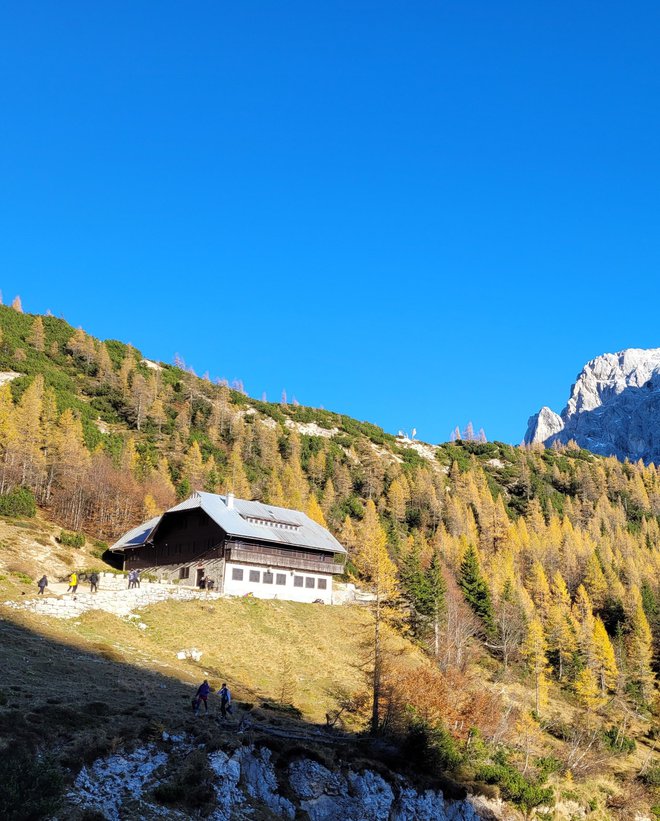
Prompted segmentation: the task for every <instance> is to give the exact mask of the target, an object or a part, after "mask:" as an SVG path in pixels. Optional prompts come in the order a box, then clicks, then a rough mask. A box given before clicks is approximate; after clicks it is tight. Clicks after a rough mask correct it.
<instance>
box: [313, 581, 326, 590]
mask: <svg viewBox="0 0 660 821" xmlns="http://www.w3.org/2000/svg"><path fill="white" fill-rule="evenodd" d="M316 586H317V587H318V589H319V590H327V589H328V580H327V579H317V580H316Z"/></svg>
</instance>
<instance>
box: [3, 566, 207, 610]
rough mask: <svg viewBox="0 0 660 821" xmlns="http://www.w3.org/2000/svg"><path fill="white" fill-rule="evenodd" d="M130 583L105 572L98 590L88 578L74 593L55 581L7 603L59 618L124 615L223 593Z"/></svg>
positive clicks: (157, 584)
mask: <svg viewBox="0 0 660 821" xmlns="http://www.w3.org/2000/svg"><path fill="white" fill-rule="evenodd" d="M127 585H128V582H127V581H126V578H125V577H123V576H116V575H114V574H113V573H102V574H100V581H99V586H98V592H97V593H90V592H89V582H81V584H80V585H79V586H78V590H77V592H76V593H75V594H73V593H67V592H66V591H67V588H68V585H67V584H66V583H64V584H60V583H55V584H52V585H49V586H48V588H47V592H46V593H45V594H44V595H43V596H38V595H36V594H35V596H34V598H31V599H27V600H22V601H7V602H5V606H7V607H13V608H14V609H17V610H31V611H32V612H34V613H40V614H42V615H44V616H55V617H56V618H60V619H72V618H76V617H77V616H80V615H82V614H83V613H86V612H88V611H89V610H104V611H105V612H106V613H112V614H113V615H115V616H124V617H125V616H130V615H132V614H133V611H134V610H139V609H140V608H142V607H146V606H147V605H150V604H156V602H160V601H165V600H166V599H174V600H175V601H192V600H193V599H219V598H220V595H221V594H220V593H215V592H214V593H209V592H207V591H205V590H196V589H195V588H192V587H183V586H179V585H176V584H165V583H162V584H161V583H153V582H147V581H143V582H142V583H141V585H140V587H139V588H135V589H133V590H128V589H127Z"/></svg>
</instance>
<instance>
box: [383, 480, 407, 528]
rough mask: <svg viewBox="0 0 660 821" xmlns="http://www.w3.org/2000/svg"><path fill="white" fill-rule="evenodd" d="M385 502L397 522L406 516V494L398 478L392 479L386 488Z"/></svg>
mask: <svg viewBox="0 0 660 821" xmlns="http://www.w3.org/2000/svg"><path fill="white" fill-rule="evenodd" d="M387 502H388V505H389V508H390V511H391V513H392V516H393V517H394V518H395V519H396V520H397V521H398V522H402V521H403V520H404V519H405V517H406V496H405V493H404V490H403V485H402V484H401V482H400V481H399V480H398V479H394V481H393V482H392V483H391V484H390V486H389V488H388V491H387Z"/></svg>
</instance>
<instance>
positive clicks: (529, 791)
mask: <svg viewBox="0 0 660 821" xmlns="http://www.w3.org/2000/svg"><path fill="white" fill-rule="evenodd" d="M476 777H477V780H479V781H485V782H486V784H497V785H498V786H499V788H500V792H501V794H502V797H503V798H505V799H507V800H508V801H511V802H512V803H514V804H515V805H516V806H518V807H520V809H521V810H523V811H524V812H526V813H527V812H529V811H530V810H532V809H534V808H535V807H540V806H542V805H544V804H547V805H553V804H554V803H555V796H554V792H553V790H552V788H551V787H543V786H542V785H541V784H538V783H536V784H535V783H533V782H531V781H528V780H527V779H526V778H525V776H524V775H522V774H521V773H519V772H518V770H516V769H515V768H514V767H512V766H511V765H510V764H487V765H486V766H484V767H482V768H481V769H480V770H479V771H478V772H477V775H476Z"/></svg>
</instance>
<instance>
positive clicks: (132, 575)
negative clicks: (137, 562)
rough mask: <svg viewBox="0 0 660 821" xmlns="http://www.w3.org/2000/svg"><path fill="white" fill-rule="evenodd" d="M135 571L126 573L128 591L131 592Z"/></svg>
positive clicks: (133, 585)
mask: <svg viewBox="0 0 660 821" xmlns="http://www.w3.org/2000/svg"><path fill="white" fill-rule="evenodd" d="M135 572H136V571H135V570H129V571H128V589H129V590H132V589H133V588H134V587H135Z"/></svg>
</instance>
